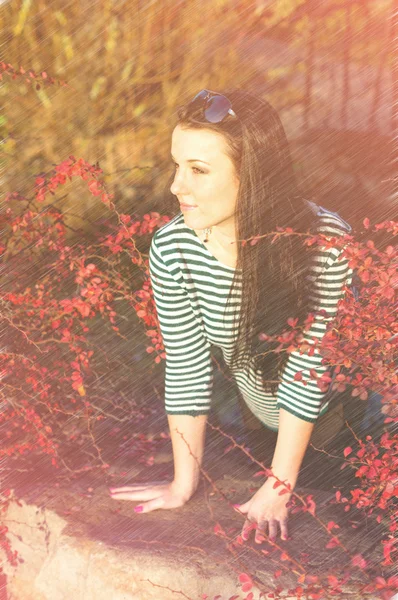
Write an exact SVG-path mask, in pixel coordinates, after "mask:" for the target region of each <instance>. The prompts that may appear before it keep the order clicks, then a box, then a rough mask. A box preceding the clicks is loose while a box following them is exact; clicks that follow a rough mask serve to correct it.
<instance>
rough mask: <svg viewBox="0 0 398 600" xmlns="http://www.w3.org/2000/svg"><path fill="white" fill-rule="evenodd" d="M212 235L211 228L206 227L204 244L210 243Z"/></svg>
mask: <svg viewBox="0 0 398 600" xmlns="http://www.w3.org/2000/svg"><path fill="white" fill-rule="evenodd" d="M210 233H211V227H206V229H205V237H204V238H203V241H204V242H208V241H209V234H210Z"/></svg>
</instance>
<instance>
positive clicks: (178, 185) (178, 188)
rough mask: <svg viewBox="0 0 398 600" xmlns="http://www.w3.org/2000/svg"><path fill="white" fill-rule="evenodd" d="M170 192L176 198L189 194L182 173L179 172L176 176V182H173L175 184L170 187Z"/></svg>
mask: <svg viewBox="0 0 398 600" xmlns="http://www.w3.org/2000/svg"><path fill="white" fill-rule="evenodd" d="M170 191H171V193H172V194H174V195H175V196H177V195H179V194H186V193H187V189H186V184H185V182H184V180H183V177H182V176H181V174H180V171H178V172H177V173H176V174H175V176H174V181H173V183H172V184H171V187H170Z"/></svg>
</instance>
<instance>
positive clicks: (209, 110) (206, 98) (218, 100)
mask: <svg viewBox="0 0 398 600" xmlns="http://www.w3.org/2000/svg"><path fill="white" fill-rule="evenodd" d="M189 105H190V106H192V107H195V108H196V107H198V108H199V107H202V106H203V109H204V110H203V114H204V116H205V119H206V120H207V121H209V123H220V121H222V120H223V119H225V117H226V116H227V115H228V114H229V115H232V116H233V117H236V118H237V115H236V113H235V112H234V111H233V110H232V104H231V102H230V101H229V100H228V98H226V97H225V96H223V95H222V94H218V93H217V92H212V91H211V90H202V91H201V92H199V94H196V96H195V97H194V98H193V100H191V102H190V103H189Z"/></svg>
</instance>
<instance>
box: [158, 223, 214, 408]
mask: <svg viewBox="0 0 398 600" xmlns="http://www.w3.org/2000/svg"><path fill="white" fill-rule="evenodd" d="M155 238H156V234H155V236H154V237H153V238H152V242H151V247H150V251H149V273H150V278H151V283H152V289H153V295H154V300H155V306H156V311H157V315H158V320H159V325H160V332H161V334H162V338H163V343H164V347H165V353H166V367H165V407H166V413H167V414H175V415H182V414H183V415H193V416H196V415H203V414H208V413H209V411H210V405H211V394H212V387H213V366H212V361H211V345H210V342H209V341H208V340H207V338H206V336H205V333H204V328H203V325H202V324H201V323H200V319H199V318H198V317H197V316H196V315H195V313H194V310H193V308H192V305H191V303H190V300H189V296H188V293H187V291H186V289H185V286H184V280H183V277H182V274H181V270H180V268H179V266H178V261H176V260H172V259H169V260H168V261H167V262H166V261H165V260H164V258H163V256H162V253H161V250H160V247H159V246H160V244H159V245H157V243H156V239H155ZM162 249H163V251H164V254H166V251H165V249H164V246H163V248H162ZM167 254H169V253H168V252H167Z"/></svg>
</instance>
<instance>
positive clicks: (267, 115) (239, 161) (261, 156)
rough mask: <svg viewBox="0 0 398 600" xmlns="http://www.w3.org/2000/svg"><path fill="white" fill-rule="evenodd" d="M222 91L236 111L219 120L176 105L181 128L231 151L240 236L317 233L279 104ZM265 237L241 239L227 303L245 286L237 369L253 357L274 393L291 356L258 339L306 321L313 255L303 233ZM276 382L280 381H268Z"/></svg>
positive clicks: (237, 318) (237, 320)
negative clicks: (220, 140)
mask: <svg viewBox="0 0 398 600" xmlns="http://www.w3.org/2000/svg"><path fill="white" fill-rule="evenodd" d="M220 93H223V94H224V95H225V96H226V97H227V98H228V99H229V100H230V101H231V103H232V108H233V110H234V111H235V113H236V114H237V116H238V119H235V118H234V117H233V116H231V115H228V116H227V117H226V118H225V119H224V120H223V121H222V122H220V123H209V122H207V121H205V120H204V117H203V109H195V110H194V111H193V110H192V107H191V106H190V105H189V104H187V105H184V106H181V107H179V109H178V111H177V115H178V122H177V124H178V125H180V126H181V127H183V128H190V129H208V130H211V131H215V132H217V133H219V134H221V135H223V136H224V138H225V141H226V144H227V149H228V155H229V157H230V158H231V160H232V162H233V164H234V166H235V169H236V173H237V174H238V176H239V181H240V185H239V191H238V198H237V211H236V237H237V239H238V240H247V239H249V238H252V237H253V236H257V235H260V236H261V235H264V234H267V233H270V232H274V231H276V230H277V227H282V228H285V227H292V228H293V229H294V230H296V231H299V232H302V233H305V232H307V231H309V230H312V231H313V228H314V224H315V217H314V214H313V212H312V210H311V209H310V207H309V206H308V204H307V202H306V200H305V198H304V197H303V196H302V195H301V194H300V191H299V188H298V185H297V182H296V177H295V174H294V170H293V164H292V158H291V153H290V150H289V144H288V141H287V138H286V134H285V131H284V128H283V125H282V123H281V120H280V118H279V116H278V113H277V112H276V110H275V109H274V108H273V107H272V106H271V105H270V104H269V103H268V102H267V101H265V100H263V99H261V98H258V97H256V96H253V95H251V94H249V93H247V92H244V91H242V90H226V91H223V92H220ZM272 237H273V236H267V237H264V238H261V239H260V240H259V241H258V243H256V244H255V245H250V244H249V243H247V244H246V245H242V244H238V256H237V266H236V271H235V274H234V278H233V281H232V286H231V289H230V293H229V297H228V302H227V307H228V305H229V304H230V303H231V301H232V299H233V298H234V297H235V298H236V290H237V286H238V285H241V286H242V296H241V298H242V299H241V303H240V306H239V310H235V311H234V313H233V315H234V316H233V318H234V322H233V323H234V331H236V338H235V343H234V348H233V353H232V359H231V365H230V366H231V367H236V368H244V367H245V366H246V365H247V363H248V361H250V362H252V365H253V367H254V369H255V370H256V371H260V373H261V376H262V380H263V383H264V386H265V389H268V390H272V391H273V392H275V390H276V387H277V385H278V384H277V383H275V382H276V381H277V380H279V378H280V373H281V370H282V369H283V368H284V366H285V364H286V362H287V359H288V355H287V354H286V353H285V352H283V353H275V352H273V351H272V350H274V349H275V347H276V346H277V344H269V343H264V342H260V341H259V334H260V333H266V334H269V335H271V334H272V335H275V334H279V333H281V332H282V331H283V330H285V329H286V327H287V325H286V322H287V319H288V318H289V317H292V318H298V319H299V323H302V322H303V320H304V318H305V316H306V314H307V313H308V307H307V303H308V294H307V286H306V275H307V273H308V267H309V261H310V253H309V252H308V251H307V250H306V249H305V246H304V245H303V241H302V238H300V237H297V236H281V237H280V238H279V239H278V240H277V241H276V242H275V243H271V240H272ZM269 382H274V383H269Z"/></svg>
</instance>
